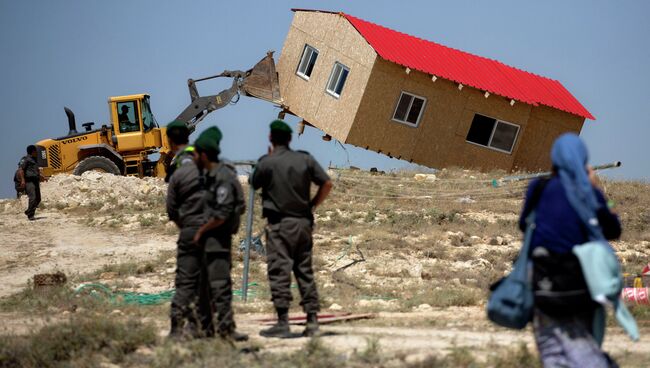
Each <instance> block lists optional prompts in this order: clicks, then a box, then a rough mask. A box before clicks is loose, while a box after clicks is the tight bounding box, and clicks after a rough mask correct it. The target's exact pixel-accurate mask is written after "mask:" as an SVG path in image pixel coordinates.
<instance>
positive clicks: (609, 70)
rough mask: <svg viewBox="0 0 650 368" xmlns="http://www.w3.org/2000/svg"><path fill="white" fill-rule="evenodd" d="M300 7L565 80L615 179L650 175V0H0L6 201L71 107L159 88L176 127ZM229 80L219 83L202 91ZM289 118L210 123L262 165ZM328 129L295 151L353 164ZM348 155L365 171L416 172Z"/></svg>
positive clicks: (87, 111) (0, 168)
mask: <svg viewBox="0 0 650 368" xmlns="http://www.w3.org/2000/svg"><path fill="white" fill-rule="evenodd" d="M293 7H299V8H312V9H326V10H335V11H343V12H346V13H349V14H352V15H355V16H357V17H360V18H362V19H366V20H369V21H372V22H375V23H379V24H382V25H384V26H387V27H390V28H393V29H397V30H399V31H402V32H405V33H409V34H412V35H416V36H418V37H422V38H425V39H429V40H432V41H436V42H439V43H442V44H444V45H447V46H451V47H454V48H459V49H462V50H465V51H468V52H472V53H475V54H479V55H481V56H486V57H490V58H494V59H498V60H500V61H502V62H504V63H506V64H510V65H513V66H516V67H519V68H522V69H525V70H528V71H530V72H534V73H538V74H541V75H544V76H547V77H550V78H554V79H558V80H560V81H561V82H562V83H563V84H564V85H565V86H566V87H567V88H568V89H569V91H571V92H572V93H573V94H574V95H575V96H576V97H577V98H578V99H579V100H580V101H581V102H582V103H583V104H584V105H585V106H586V107H587V108H588V109H589V110H590V111H591V112H592V113H593V114H594V115H595V116H596V119H597V120H596V121H587V122H586V123H585V127H584V128H583V130H582V137H583V138H584V139H585V140H586V142H587V144H588V146H589V148H590V151H591V155H592V162H593V163H604V162H610V161H614V160H620V161H622V162H623V167H622V168H620V169H617V170H610V171H609V173H608V175H610V176H613V177H619V178H629V179H644V180H647V179H648V178H650V161H649V157H648V154H649V153H650V148H649V146H650V144H649V143H648V138H650V118H649V113H648V106H649V105H650V92H649V91H648V86H650V72H649V68H650V41H649V40H648V39H649V37H650V22H649V21H648V15H650V1H645V0H639V1H631V0H627V1H622V2H618V1H596V0H583V1H576V0H573V1H565V0H547V1H529V2H524V1H514V0H513V1H497V0H493V1H462V0H456V1H446V2H443V1H430V0H428V1H376V0H374V1H332V0H328V1H277V0H276V1H241V0H240V1H216V0H210V1H162V0H156V1H149V0H146V1H145V0H139V1H98V0H97V1H92V0H77V1H72V0H59V1H29V0H21V1H17V0H0V46H1V52H0V108H1V111H2V115H1V119H2V122H1V124H2V134H0V140H1V141H0V149H1V154H2V160H0V178H2V179H1V180H0V197H9V196H12V195H13V183H12V180H11V179H12V176H13V172H14V170H15V168H16V164H17V162H18V160H19V158H20V157H21V156H22V155H23V154H24V149H25V147H26V146H27V145H28V144H33V143H35V142H36V141H38V140H40V139H43V138H48V137H49V138H52V137H59V136H62V135H65V133H67V120H66V117H65V114H64V112H63V107H64V106H68V107H70V108H71V109H72V110H73V111H74V112H75V114H76V117H77V124H78V125H79V124H80V123H82V122H86V121H94V122H95V123H96V124H97V125H101V124H103V123H107V121H108V108H107V99H108V97H109V96H115V95H124V94H132V93H149V94H150V95H151V100H152V108H153V110H154V114H155V115H156V118H157V120H158V122H159V123H161V124H166V123H167V122H168V121H170V120H171V119H173V118H174V117H176V116H177V115H178V114H179V113H180V111H182V109H183V108H184V107H185V106H186V105H187V104H188V102H189V94H188V92H187V87H186V80H187V79H188V78H199V77H202V76H208V75H212V74H217V73H219V72H221V71H223V70H224V69H242V70H246V69H248V68H250V67H252V66H253V65H254V63H255V62H257V61H258V60H259V59H260V58H262V57H263V56H264V54H265V52H266V51H267V50H276V51H277V53H278V54H279V52H280V51H281V49H282V45H283V42H284V38H285V36H286V34H287V31H288V28H289V25H290V23H291V19H292V16H293V13H292V12H291V11H290V9H291V8H293ZM276 60H277V55H276ZM225 86H226V84H224V83H206V84H205V85H201V86H200V87H199V91H200V92H201V93H202V94H213V93H216V92H218V91H220V90H221V89H222V88H223V87H225ZM277 112H278V111H277V110H276V109H275V108H273V107H272V106H271V105H270V104H267V103H265V102H261V101H258V100H255V99H251V98H242V99H241V101H239V103H238V104H237V105H234V106H229V107H226V108H224V109H221V110H219V111H216V112H214V113H212V114H211V115H210V116H209V117H208V118H207V119H206V120H204V122H203V123H201V125H200V126H199V128H198V131H201V130H203V129H205V128H207V127H208V126H211V125H214V124H216V125H218V126H219V127H220V128H221V129H222V130H223V131H224V136H225V139H224V142H223V143H222V150H223V152H224V154H225V156H227V157H228V158H230V159H255V158H257V157H259V156H260V155H262V154H263V153H265V152H266V146H267V143H266V142H267V126H268V122H269V121H270V120H272V119H273V118H274V117H275V116H276V115H277ZM291 123H292V124H293V125H294V126H295V123H296V120H295V119H294V120H291ZM79 128H80V127H79ZM195 134H196V133H195ZM321 135H322V134H321V133H320V132H318V131H316V130H314V129H309V128H308V129H307V132H306V134H305V135H303V136H301V137H300V138H295V139H294V147H297V148H303V149H308V150H310V151H311V152H312V153H314V154H315V155H316V157H317V158H318V159H319V160H320V162H321V163H322V164H323V165H328V164H329V163H330V162H331V163H332V164H336V165H345V164H346V155H345V152H344V151H343V149H342V148H341V147H340V146H339V145H337V144H335V142H334V141H332V142H324V141H322V140H321V138H320V137H321ZM195 137H196V136H194V137H193V138H195ZM347 149H348V152H349V156H350V162H351V163H352V164H353V165H356V166H360V167H364V168H368V167H371V166H377V167H380V168H381V169H391V168H397V167H403V166H405V164H404V163H403V162H400V161H397V160H391V159H388V158H386V157H383V156H381V155H378V154H375V153H372V152H366V151H364V150H361V149H357V148H354V147H349V146H348V147H347Z"/></svg>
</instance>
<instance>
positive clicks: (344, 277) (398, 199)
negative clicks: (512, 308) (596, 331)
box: [0, 170, 650, 365]
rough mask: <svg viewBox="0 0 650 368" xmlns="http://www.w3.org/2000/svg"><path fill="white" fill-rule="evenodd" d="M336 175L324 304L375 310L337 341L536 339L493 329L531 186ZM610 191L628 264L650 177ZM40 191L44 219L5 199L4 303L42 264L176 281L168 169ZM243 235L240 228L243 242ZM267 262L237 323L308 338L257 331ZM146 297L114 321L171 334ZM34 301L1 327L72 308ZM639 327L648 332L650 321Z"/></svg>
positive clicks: (0, 284) (318, 236)
mask: <svg viewBox="0 0 650 368" xmlns="http://www.w3.org/2000/svg"><path fill="white" fill-rule="evenodd" d="M331 174H332V177H333V179H334V180H335V185H336V187H335V191H334V192H333V194H332V196H331V198H330V199H329V200H328V201H327V202H326V203H325V205H323V207H322V208H320V209H319V210H318V212H317V213H316V219H317V220H316V223H317V227H316V231H315V234H314V242H315V247H314V254H315V258H314V267H315V270H316V272H317V280H318V285H319V288H320V294H321V299H322V305H323V308H324V312H326V313H330V312H332V313H333V312H354V313H368V312H372V313H376V318H374V319H371V320H363V321H357V322H352V323H348V324H337V325H331V326H327V327H325V328H324V330H325V331H327V332H330V333H331V336H326V337H323V338H322V340H323V342H324V343H325V344H326V345H327V346H328V347H330V348H332V349H335V350H337V351H341V352H343V353H346V354H349V353H351V352H353V351H361V350H363V349H366V348H367V346H368V344H369V341H375V340H376V341H378V343H379V344H380V345H381V347H382V354H384V355H385V356H386V357H387V358H386V359H387V361H390V360H391V359H397V358H396V357H401V358H399V359H401V360H399V361H400V362H402V363H404V362H405V361H408V362H416V361H419V360H422V359H424V358H425V357H426V356H427V355H429V354H431V353H442V354H444V353H445V352H449V351H450V349H453V348H455V347H468V348H470V349H471V350H472V351H474V352H476V353H477V354H478V355H479V356H486V355H489V354H490V353H491V352H493V350H494V348H495V346H500V347H504V348H506V347H512V346H513V344H516V343H518V342H524V343H525V344H528V346H530V347H531V348H532V339H531V332H530V331H524V332H513V331H508V330H505V329H500V328H497V327H494V326H493V325H492V324H490V323H489V322H488V321H487V320H486V319H485V313H484V304H485V300H486V296H487V288H488V286H489V285H490V284H491V283H492V282H493V281H495V280H497V279H498V278H499V277H501V276H502V275H504V274H506V273H507V272H508V271H509V270H510V264H511V261H512V260H513V259H514V257H516V255H517V252H518V249H519V247H520V245H521V242H520V233H519V232H518V229H517V220H518V212H519V210H520V206H521V199H522V196H523V190H524V189H525V183H524V184H514V185H510V186H503V187H498V188H494V187H492V185H491V181H492V178H494V177H497V175H502V173H490V174H481V173H475V172H469V171H462V170H448V171H441V172H438V173H436V174H435V175H434V174H414V173H392V174H390V173H389V174H384V175H377V174H371V173H366V172H359V171H349V170H346V171H335V172H332V173H331ZM242 179H243V180H244V179H245V178H242ZM605 188H606V190H607V192H608V195H609V196H610V197H612V198H614V200H615V201H616V202H617V204H618V206H619V207H618V211H619V212H620V213H621V218H622V219H623V226H624V228H626V230H627V231H626V234H625V235H624V236H623V238H622V239H621V240H620V241H617V242H613V246H614V248H615V249H616V250H617V252H618V254H619V257H620V259H621V261H622V263H623V265H624V269H625V270H626V271H627V272H633V273H636V272H639V271H640V269H641V267H642V266H643V265H644V264H646V263H647V262H648V261H650V235H649V233H648V224H650V215H646V212H644V211H646V210H647V208H650V199H649V198H646V197H650V196H646V195H640V194H639V193H641V192H640V191H639V190H645V193H649V192H650V191H648V190H647V189H649V188H648V186H647V184H640V183H624V182H622V183H618V182H607V183H605ZM42 193H43V203H42V205H41V208H40V209H39V211H38V212H37V221H35V222H28V221H27V219H26V218H25V216H24V215H23V213H22V211H23V210H24V208H25V207H26V198H23V199H21V200H12V199H7V200H0V237H1V238H2V239H3V240H4V241H3V244H2V252H0V305H1V303H2V301H3V300H5V301H6V300H10V299H11V298H12V297H11V295H12V294H15V293H19V292H21V290H23V289H24V288H25V287H29V282H30V278H31V277H32V276H33V275H34V274H36V273H45V272H54V271H57V270H60V271H63V272H65V273H66V274H67V275H68V276H69V279H70V287H76V286H78V285H80V284H83V283H89V282H93V283H96V282H99V283H103V284H106V285H107V286H109V287H110V288H112V289H113V290H116V291H117V290H119V291H135V292H145V293H158V292H161V291H165V290H168V289H170V288H172V287H173V277H174V269H175V259H174V252H175V241H176V236H177V229H176V228H175V226H174V225H173V224H171V223H169V222H168V221H167V217H166V215H165V210H164V195H165V193H166V186H165V184H164V182H163V181H162V180H159V179H154V178H147V179H137V178H130V177H116V176H112V175H105V174H99V173H94V172H89V173H85V174H84V175H82V176H68V175H60V176H55V177H53V178H51V179H50V180H49V181H48V182H46V183H44V184H43V185H42ZM255 210H256V216H255V222H254V233H255V234H259V233H261V232H262V230H263V221H262V220H261V219H260V218H259V212H260V211H259V207H256V209H255ZM242 228H243V226H242ZM242 238H243V229H242V231H241V232H240V234H238V235H237V236H236V239H235V240H236V241H235V242H234V244H239V241H240V240H241V239H242ZM233 255H234V256H233V259H234V264H233V281H234V285H235V288H237V289H239V288H240V287H241V277H242V270H243V264H242V255H241V253H240V252H239V251H237V250H235V251H234V253H233ZM265 272H266V266H265V263H264V258H263V256H260V255H257V254H256V253H253V257H252V263H251V274H250V281H251V282H253V283H254V284H252V285H251V287H250V290H251V293H250V295H249V302H248V303H243V302H241V300H240V298H239V297H238V296H237V295H236V300H237V302H236V311H237V319H238V323H239V325H240V326H241V328H242V329H243V330H244V331H245V332H248V333H251V334H252V335H254V340H253V341H254V343H255V344H259V346H261V347H262V349H263V351H267V352H282V351H293V350H296V349H300V348H301V347H302V346H304V344H305V340H306V339H294V340H276V339H271V340H266V339H262V338H260V337H258V336H257V332H258V331H259V330H260V329H261V328H262V326H261V325H260V324H259V323H258V322H257V319H259V318H260V317H261V316H264V315H268V313H270V312H272V305H271V303H270V302H269V294H268V284H267V281H266V276H265ZM295 296H296V297H297V298H298V295H297V290H296V291H295ZM2 297H4V298H2ZM7 298H9V299H7ZM296 304H297V303H296ZM115 308H118V309H124V308H120V307H119V306H117V307H115ZM137 308H138V309H133V307H131V309H128V308H127V309H124V310H123V311H121V312H120V313H121V314H119V313H118V314H116V315H114V316H112V317H110V318H126V317H127V316H128V315H129V314H134V315H137V316H140V317H142V318H144V319H145V320H147V321H151V322H153V323H155V324H156V326H158V331H159V334H160V335H161V336H163V335H164V334H165V333H166V330H167V311H168V309H167V308H168V304H167V305H163V306H159V307H146V306H141V307H137ZM28 309H29V308H28V307H25V310H24V311H22V312H21V311H20V308H18V309H16V308H13V307H12V308H8V309H7V308H6V307H5V308H4V310H3V309H2V308H0V324H2V325H4V326H5V328H6V330H5V332H4V334H25V333H27V332H29V331H33V330H34V329H35V328H37V327H40V326H42V325H44V324H48V323H51V321H52V320H56V319H57V318H60V317H62V316H64V313H67V314H65V316H69V314H70V308H68V307H66V306H64V305H63V306H62V305H53V306H50V308H49V309H48V312H47V313H45V314H41V313H40V312H38V313H37V312H34V311H31V312H30V311H29V310H28ZM112 309H114V307H111V308H110V309H109V312H106V313H107V315H106V316H107V317H108V316H110V310H112ZM292 312H295V313H298V312H299V309H298V308H297V307H296V308H294V309H292ZM96 313H100V314H101V313H104V312H101V309H100V310H98V311H96ZM120 316H121V317H120ZM52 318H54V319H52ZM48 321H50V322H48ZM642 326H643V327H642V331H643V333H644V335H647V334H648V332H650V330H648V324H647V323H646V322H643V323H642ZM605 348H606V349H608V350H609V351H610V352H612V353H613V354H614V355H615V356H617V357H620V356H624V355H625V354H628V353H629V354H636V355H638V354H641V355H644V354H645V355H646V356H648V359H650V343H649V342H648V339H647V337H645V336H644V337H643V338H642V340H641V342H639V343H636V344H631V343H629V342H628V340H627V338H626V337H625V336H624V335H623V334H622V331H621V330H620V329H619V328H618V327H615V326H613V327H612V328H611V329H610V333H609V335H608V337H607V340H606V343H605ZM405 359H406V360H405ZM396 364H397V363H396ZM397 365H399V364H397Z"/></svg>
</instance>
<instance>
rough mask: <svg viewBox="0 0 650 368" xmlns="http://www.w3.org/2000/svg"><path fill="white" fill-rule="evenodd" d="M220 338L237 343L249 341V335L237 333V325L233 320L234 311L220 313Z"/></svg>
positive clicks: (218, 329) (218, 318)
mask: <svg viewBox="0 0 650 368" xmlns="http://www.w3.org/2000/svg"><path fill="white" fill-rule="evenodd" d="M217 321H218V328H217V331H218V333H219V337H221V338H222V339H226V340H232V341H236V342H241V341H248V335H246V334H243V333H239V332H237V331H236V329H237V325H236V324H235V321H234V319H233V315H232V310H228V311H226V312H224V313H219V316H218V317H217Z"/></svg>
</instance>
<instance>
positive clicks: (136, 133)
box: [108, 94, 160, 152]
mask: <svg viewBox="0 0 650 368" xmlns="http://www.w3.org/2000/svg"><path fill="white" fill-rule="evenodd" d="M108 103H109V110H110V116H111V122H112V125H113V133H114V139H113V143H114V145H115V146H116V148H117V150H118V151H119V152H135V151H143V150H148V149H154V148H156V147H159V146H160V143H159V142H160V137H159V136H160V132H159V130H158V129H156V128H158V124H157V122H156V119H155V118H154V115H153V113H152V112H151V106H150V104H149V95H146V94H139V95H128V96H118V97H111V98H110V99H109V101H108Z"/></svg>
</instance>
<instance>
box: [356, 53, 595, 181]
mask: <svg viewBox="0 0 650 368" xmlns="http://www.w3.org/2000/svg"><path fill="white" fill-rule="evenodd" d="M401 91H405V92H408V93H411V94H414V95H418V96H421V97H424V98H426V105H425V108H424V112H423V115H422V117H421V120H420V123H419V125H418V127H413V126H411V125H406V124H402V123H398V122H395V121H393V120H392V117H393V113H394V111H395V107H396V105H397V103H398V100H399V97H400V93H401ZM476 113H479V114H482V115H486V116H489V117H492V118H496V119H499V120H503V121H506V122H509V123H513V124H517V125H519V126H520V130H519V135H518V137H517V140H516V141H515V146H514V148H513V151H512V153H511V154H508V153H504V152H500V151H496V150H493V149H489V148H487V147H482V146H478V145H475V144H472V143H468V142H466V137H467V132H468V131H469V128H470V125H471V123H472V120H473V118H474V115H475V114H476ZM583 121H584V120H583V119H581V118H579V117H575V116H573V115H570V114H566V113H563V112H560V111H556V110H554V109H549V108H545V107H533V106H531V105H528V104H524V103H515V104H514V106H511V105H510V101H509V100H508V99H506V98H503V97H500V96H496V95H490V96H489V97H488V98H485V96H484V92H483V91H479V90H476V89H474V88H471V87H467V86H465V87H464V88H463V89H462V90H459V89H458V84H457V83H453V82H450V81H447V80H443V79H440V78H439V79H437V80H436V81H435V82H433V81H432V80H431V76H430V75H427V74H424V73H421V72H418V71H411V72H410V74H406V72H405V68H404V67H402V66H399V65H397V64H394V63H391V62H389V61H385V60H383V59H380V58H378V60H377V61H376V62H375V65H374V68H373V70H372V74H371V77H370V79H369V81H368V86H367V88H366V93H365V95H364V97H363V99H362V102H361V105H360V107H359V110H358V112H357V116H356V119H355V122H354V124H353V126H352V129H351V130H350V134H349V135H348V139H347V142H346V143H350V144H354V145H357V146H361V147H364V148H368V149H370V150H373V151H377V152H381V153H384V154H387V155H390V156H393V157H398V158H402V159H405V160H408V161H413V162H415V163H419V164H422V165H426V166H429V167H434V168H442V167H448V166H460V167H466V168H477V169H483V170H489V169H495V168H498V169H503V170H512V169H514V168H515V167H516V168H519V169H528V170H537V169H540V168H546V167H548V164H547V160H546V158H547V157H548V150H550V147H551V144H552V142H553V140H554V139H555V138H556V137H557V136H558V135H559V134H561V133H562V132H566V131H576V130H577V131H578V132H579V131H580V128H581V126H582V122H583ZM540 127H541V128H540ZM524 145H525V146H526V147H525V149H523V148H522V147H523V146H524Z"/></svg>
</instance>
